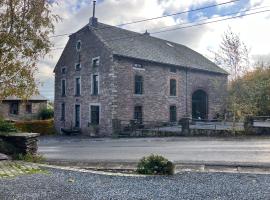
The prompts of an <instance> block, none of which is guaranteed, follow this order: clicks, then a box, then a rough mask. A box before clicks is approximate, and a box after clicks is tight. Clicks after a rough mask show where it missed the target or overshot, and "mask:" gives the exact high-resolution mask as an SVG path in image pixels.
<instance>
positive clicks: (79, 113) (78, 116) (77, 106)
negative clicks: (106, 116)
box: [75, 105, 81, 128]
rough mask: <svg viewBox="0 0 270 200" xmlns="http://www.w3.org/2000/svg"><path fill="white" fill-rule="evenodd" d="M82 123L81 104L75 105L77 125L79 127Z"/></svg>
mask: <svg viewBox="0 0 270 200" xmlns="http://www.w3.org/2000/svg"><path fill="white" fill-rule="evenodd" d="M80 125H81V106H80V105H75V127H76V128H79V127H80Z"/></svg>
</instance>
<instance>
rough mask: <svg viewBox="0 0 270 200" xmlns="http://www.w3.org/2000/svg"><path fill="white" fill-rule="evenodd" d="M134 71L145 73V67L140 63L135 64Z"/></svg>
mask: <svg viewBox="0 0 270 200" xmlns="http://www.w3.org/2000/svg"><path fill="white" fill-rule="evenodd" d="M136 65H141V66H142V67H136ZM133 69H135V70H141V71H145V68H144V65H143V64H140V63H133Z"/></svg>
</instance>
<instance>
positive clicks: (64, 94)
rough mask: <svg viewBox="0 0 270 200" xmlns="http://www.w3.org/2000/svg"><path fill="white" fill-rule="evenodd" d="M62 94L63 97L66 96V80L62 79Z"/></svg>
mask: <svg viewBox="0 0 270 200" xmlns="http://www.w3.org/2000/svg"><path fill="white" fill-rule="evenodd" d="M61 94H62V97H64V96H66V80H65V79H62V81H61Z"/></svg>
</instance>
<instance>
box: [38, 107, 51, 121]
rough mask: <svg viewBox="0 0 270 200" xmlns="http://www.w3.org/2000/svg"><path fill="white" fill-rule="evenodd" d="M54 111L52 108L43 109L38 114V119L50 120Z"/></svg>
mask: <svg viewBox="0 0 270 200" xmlns="http://www.w3.org/2000/svg"><path fill="white" fill-rule="evenodd" d="M53 116H54V111H53V109H52V108H43V109H41V110H40V111H39V113H38V118H39V119H41V120H46V119H52V118H53Z"/></svg>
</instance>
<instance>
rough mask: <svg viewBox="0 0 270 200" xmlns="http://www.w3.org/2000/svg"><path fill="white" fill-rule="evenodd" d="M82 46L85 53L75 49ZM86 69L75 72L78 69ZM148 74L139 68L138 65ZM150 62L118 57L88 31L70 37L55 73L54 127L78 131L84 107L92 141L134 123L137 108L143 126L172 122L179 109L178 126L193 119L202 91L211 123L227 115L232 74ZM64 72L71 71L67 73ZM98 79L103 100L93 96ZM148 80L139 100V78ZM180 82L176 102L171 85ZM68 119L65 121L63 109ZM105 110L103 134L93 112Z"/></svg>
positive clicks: (83, 121) (86, 131) (83, 124)
mask: <svg viewBox="0 0 270 200" xmlns="http://www.w3.org/2000/svg"><path fill="white" fill-rule="evenodd" d="M78 41H80V42H81V50H80V51H78V50H77V49H76V44H77V42H78ZM96 57H99V58H100V64H99V66H98V67H96V68H94V67H93V66H92V59H93V58H96ZM77 62H80V63H81V69H80V70H75V64H76V63H77ZM136 63H139V64H142V66H143V68H142V69H140V68H134V64H136ZM172 66H173V65H168V64H161V63H158V62H150V61H146V60H142V59H135V58H128V57H126V56H121V55H115V54H114V53H113V51H112V50H111V49H110V48H109V47H108V46H107V43H106V42H104V41H103V40H102V39H100V38H99V36H98V35H97V34H95V33H94V32H93V31H91V29H90V28H88V27H84V28H83V29H81V30H79V31H78V32H77V33H74V34H72V35H71V36H70V38H69V41H68V43H67V45H66V47H65V49H64V51H63V53H62V56H61V58H60V59H59V61H58V63H57V65H56V67H55V70H54V72H55V104H54V105H55V127H56V129H57V130H58V131H59V132H61V129H62V128H65V129H67V128H73V127H74V126H75V122H74V121H75V105H76V104H77V105H80V127H79V128H80V129H81V131H82V133H83V134H85V135H91V136H101V137H102V136H111V135H112V133H113V129H112V120H113V119H119V120H124V121H127V122H128V121H130V120H132V119H133V118H134V107H135V106H136V105H140V106H142V108H143V120H144V121H163V122H165V121H169V116H170V112H169V108H170V106H171V105H174V106H176V109H177V120H179V119H181V118H182V117H184V116H190V117H191V115H192V94H193V93H194V92H195V91H196V90H198V89H200V90H203V91H205V93H206V94H207V104H208V106H207V118H208V119H212V118H213V117H214V116H215V115H216V113H218V112H220V111H221V110H222V109H223V106H224V105H223V103H224V100H225V97H226V90H227V74H226V73H217V72H211V71H207V70H199V69H193V68H190V67H185V66H176V65H175V66H174V67H176V68H177V71H176V73H172V72H170V67H172ZM62 68H66V70H65V73H63V72H62ZM97 73H98V75H99V94H98V95H92V94H91V88H92V87H93V86H92V85H91V83H92V81H91V79H92V75H93V74H97ZM137 74H138V75H141V76H142V77H143V94H142V95H136V94H134V88H135V86H134V84H135V80H134V77H135V75H137ZM76 77H80V78H81V95H80V96H76V95H75V92H74V91H75V78H76ZM171 78H174V79H175V80H176V90H177V92H176V96H173V97H171V96H170V94H169V91H170V79H171ZM62 80H65V81H66V95H64V96H62V94H61V81H62ZM63 103H64V104H65V117H64V119H63V118H62V108H61V106H62V104H63ZM91 105H98V106H100V116H99V119H100V120H99V125H98V127H99V131H98V133H93V130H92V126H91V124H90V118H91V117H90V116H91V111H90V106H91Z"/></svg>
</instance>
